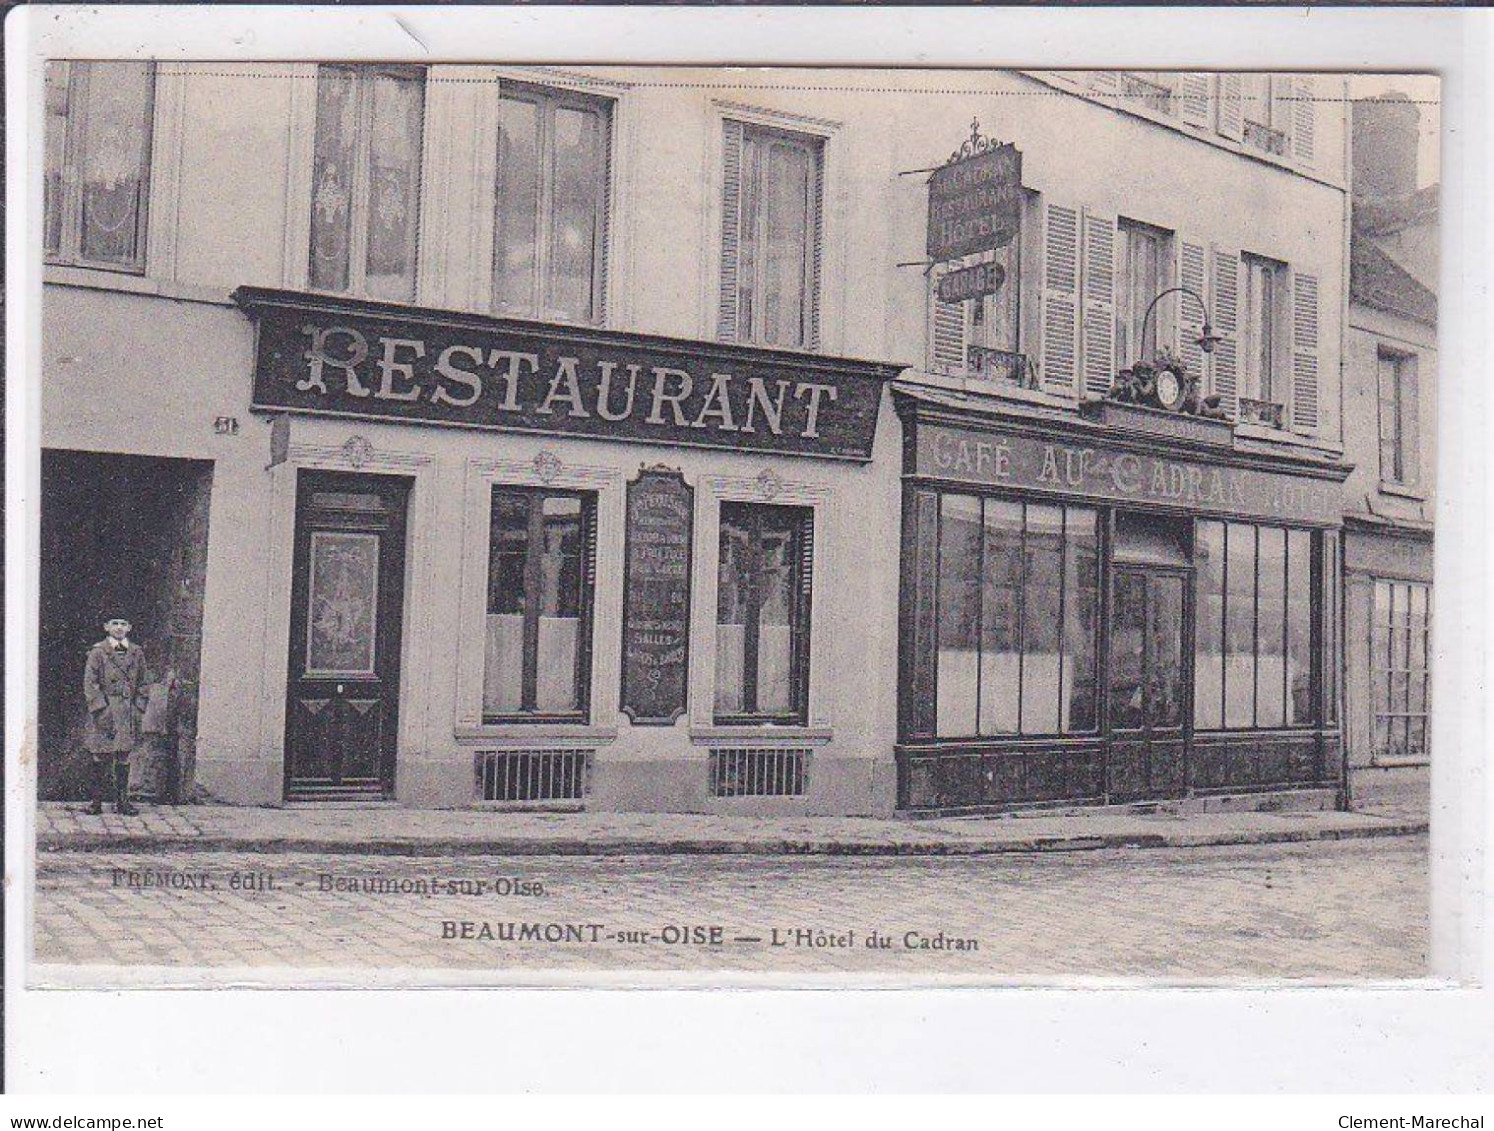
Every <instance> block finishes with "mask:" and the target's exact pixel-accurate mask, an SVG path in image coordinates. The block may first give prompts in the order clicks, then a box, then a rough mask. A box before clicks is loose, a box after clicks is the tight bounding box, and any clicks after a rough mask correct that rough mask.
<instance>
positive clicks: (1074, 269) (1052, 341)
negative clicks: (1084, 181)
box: [1042, 204, 1079, 396]
mask: <svg viewBox="0 0 1494 1131" xmlns="http://www.w3.org/2000/svg"><path fill="white" fill-rule="evenodd" d="M1078 353H1079V210H1078V209H1077V208H1068V207H1066V206H1064V205H1059V204H1046V205H1045V206H1044V209H1043V344H1042V365H1043V373H1042V383H1043V388H1044V389H1045V390H1047V391H1048V392H1051V393H1061V394H1065V395H1070V396H1071V395H1073V393H1074V391H1075V388H1076V386H1077V384H1078V377H1079V366H1078Z"/></svg>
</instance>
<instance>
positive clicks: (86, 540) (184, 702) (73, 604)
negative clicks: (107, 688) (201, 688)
mask: <svg viewBox="0 0 1494 1131" xmlns="http://www.w3.org/2000/svg"><path fill="white" fill-rule="evenodd" d="M41 472H42V475H41V562H40V573H41V576H40V589H41V609H40V654H39V657H38V659H39V665H38V676H39V679H38V693H39V702H38V704H37V707H38V709H37V776H38V791H39V793H40V796H41V797H42V798H43V799H45V800H75V799H81V798H84V797H86V796H87V795H88V782H89V773H88V763H89V759H88V755H87V754H86V753H85V752H84V750H83V741H82V736H83V724H84V721H85V716H86V711H85V708H84V705H83V689H82V681H83V661H84V659H85V658H86V656H87V654H88V649H89V647H90V646H92V645H93V643H94V642H95V641H97V640H99V639H101V638H102V637H103V635H104V631H103V622H104V620H105V618H107V617H109V616H113V615H120V616H124V617H127V618H129V620H130V622H131V624H132V625H133V626H134V627H133V630H132V632H131V639H133V640H135V641H136V642H137V643H138V644H140V645H141V646H142V647H143V648H144V649H145V658H146V661H147V664H148V675H147V678H148V680H149V681H150V682H151V683H152V684H155V685H157V690H156V694H157V696H158V704H159V705H163V706H164V708H165V709H164V710H162V711H157V712H155V713H153V722H152V726H153V728H154V729H153V730H152V732H151V733H149V734H147V735H146V736H145V738H144V739H143V740H142V742H141V744H140V746H139V747H137V749H136V752H135V756H134V758H133V759H132V769H131V775H130V778H131V787H132V790H134V791H135V792H137V793H139V794H143V795H145V796H148V797H150V798H152V799H154V800H161V801H177V800H181V799H183V798H184V797H186V796H187V795H188V793H189V791H190V789H191V781H192V772H193V762H194V758H195V751H196V745H197V699H198V670H199V664H200V661H201V655H202V610H203V587H204V582H205V579H206V576H207V543H208V507H209V501H210V497H211V493H212V482H213V465H212V464H211V463H210V462H208V461H205V460H185V459H161V458H156V457H148V456H128V455H105V454H100V453H96V452H76V451H57V450H48V451H44V452H42V466H41ZM163 696H164V698H162V697H163Z"/></svg>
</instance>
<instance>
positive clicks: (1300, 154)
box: [1290, 75, 1318, 166]
mask: <svg viewBox="0 0 1494 1131" xmlns="http://www.w3.org/2000/svg"><path fill="white" fill-rule="evenodd" d="M1290 120H1291V123H1292V156H1293V157H1294V158H1295V159H1296V160H1297V161H1298V162H1299V163H1300V164H1303V165H1308V166H1310V165H1312V163H1313V159H1314V156H1315V153H1316V149H1317V125H1318V104H1317V100H1316V97H1315V92H1314V90H1313V84H1312V80H1311V79H1310V78H1308V77H1307V76H1305V75H1304V76H1300V77H1299V78H1298V79H1297V81H1296V83H1295V85H1294V86H1293V94H1292V116H1291V119H1290Z"/></svg>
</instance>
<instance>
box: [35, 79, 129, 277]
mask: <svg viewBox="0 0 1494 1131" xmlns="http://www.w3.org/2000/svg"><path fill="white" fill-rule="evenodd" d="M154 95H155V66H154V64H152V63H137V62H93V63H72V62H61V61H54V62H49V63H48V64H47V69H46V102H47V107H46V136H45V150H46V160H45V170H46V171H45V181H44V189H43V194H42V195H43V221H42V224H43V228H42V243H43V248H44V255H45V257H46V261H47V262H48V263H60V264H71V265H75V266H82V267H107V268H113V269H115V270H123V271H143V270H144V269H145V213H146V197H147V195H148V192H149V186H150V158H151V121H152V115H153V113H154Z"/></svg>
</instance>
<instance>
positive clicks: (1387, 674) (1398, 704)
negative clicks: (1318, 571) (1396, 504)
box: [1370, 580, 1432, 762]
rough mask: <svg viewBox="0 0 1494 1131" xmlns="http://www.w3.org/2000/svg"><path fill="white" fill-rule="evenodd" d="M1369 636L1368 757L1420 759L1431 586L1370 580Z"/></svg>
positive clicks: (1424, 739) (1425, 747) (1424, 742)
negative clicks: (1371, 709) (1371, 733)
mask: <svg viewBox="0 0 1494 1131" xmlns="http://www.w3.org/2000/svg"><path fill="white" fill-rule="evenodd" d="M1373 632H1374V634H1373V636H1372V638H1371V648H1372V653H1371V657H1370V671H1371V686H1372V692H1373V695H1374V703H1375V739H1374V743H1375V745H1374V757H1375V759H1376V760H1377V761H1389V762H1396V761H1407V760H1416V761H1419V760H1423V759H1425V758H1426V757H1427V755H1428V753H1429V750H1430V746H1429V743H1428V740H1429V738H1430V737H1431V736H1430V730H1429V728H1428V726H1427V722H1428V719H1429V718H1430V716H1431V709H1432V708H1431V690H1432V687H1431V662H1430V656H1431V651H1430V648H1431V638H1432V589H1431V586H1429V585H1417V584H1416V583H1414V582H1408V581H1384V580H1376V581H1375V609H1374V630H1373Z"/></svg>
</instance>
